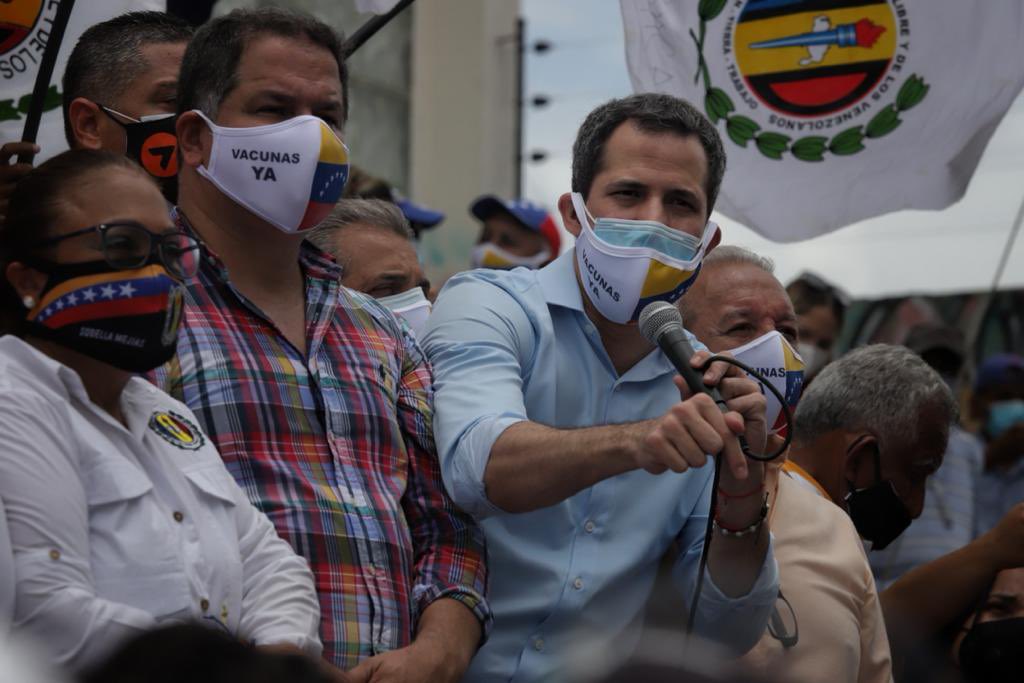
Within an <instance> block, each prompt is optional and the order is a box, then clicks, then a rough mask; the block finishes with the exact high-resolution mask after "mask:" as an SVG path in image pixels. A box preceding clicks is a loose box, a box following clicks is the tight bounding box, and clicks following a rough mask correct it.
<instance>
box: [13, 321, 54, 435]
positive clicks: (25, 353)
mask: <svg viewBox="0 0 1024 683" xmlns="http://www.w3.org/2000/svg"><path fill="white" fill-rule="evenodd" d="M19 346H20V347H24V348H19ZM37 355H41V354H39V352H37V351H34V350H30V349H28V346H27V345H26V344H25V342H23V341H21V340H20V339H17V338H14V337H9V336H7V337H3V338H2V339H0V422H4V423H8V424H10V423H11V422H12V421H13V422H17V423H21V425H22V426H23V427H25V428H29V426H30V424H31V425H38V424H39V423H47V424H48V425H50V427H51V431H52V429H56V428H57V427H58V426H59V424H58V423H59V422H60V421H61V420H62V419H63V416H64V414H65V413H66V411H67V397H66V396H64V395H62V393H61V392H60V391H58V386H59V380H58V379H57V377H56V374H55V370H54V369H53V368H51V367H49V364H47V363H46V360H45V359H43V358H36V357H34V356H37ZM50 373H54V374H52V375H51V374H50ZM31 428H32V429H35V426H32V427H31Z"/></svg>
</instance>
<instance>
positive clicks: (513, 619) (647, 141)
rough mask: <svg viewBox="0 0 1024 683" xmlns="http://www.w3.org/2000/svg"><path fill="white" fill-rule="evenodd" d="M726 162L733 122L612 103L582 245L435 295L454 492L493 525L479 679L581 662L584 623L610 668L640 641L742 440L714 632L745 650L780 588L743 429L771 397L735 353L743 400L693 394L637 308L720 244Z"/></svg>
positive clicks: (584, 177)
mask: <svg viewBox="0 0 1024 683" xmlns="http://www.w3.org/2000/svg"><path fill="white" fill-rule="evenodd" d="M724 167H725V156H724V151H723V149H722V144H721V141H720V139H719V137H718V133H717V131H716V130H715V128H714V126H712V125H711V124H710V123H709V122H708V121H707V120H706V119H705V118H704V117H703V115H701V114H700V113H699V112H698V111H697V110H696V109H695V108H694V107H692V106H691V105H689V104H688V103H686V102H684V101H682V100H678V99H676V98H673V97H670V96H667V95H653V94H644V95H634V96H631V97H628V98H624V99H621V100H613V101H611V102H609V103H607V104H605V105H602V106H601V107H599V108H598V109H596V110H595V111H594V112H592V113H591V114H590V116H588V117H587V120H586V121H585V122H584V124H583V126H582V127H581V129H580V133H579V135H578V137H577V140H576V144H575V147H574V153H573V189H574V191H575V192H574V193H573V194H572V195H570V194H568V193H567V194H565V195H563V196H562V197H561V199H560V200H559V210H560V212H561V214H562V218H563V220H564V221H565V223H566V225H567V227H568V228H569V230H570V231H571V232H573V233H574V234H575V235H576V237H577V241H576V246H575V247H574V249H572V250H570V251H569V252H567V253H566V254H563V255H562V256H561V257H559V258H558V259H556V260H555V261H554V262H553V263H551V264H550V265H548V266H546V267H545V268H543V269H541V270H539V271H530V270H526V269H522V268H519V269H516V270H512V271H492V270H477V271H473V272H470V273H464V274H461V275H458V276H456V277H454V278H452V279H451V280H450V281H449V283H448V284H447V286H446V287H445V289H444V290H443V291H442V293H441V295H440V297H439V298H438V301H437V304H436V306H435V308H434V312H433V314H432V316H431V319H430V320H429V321H428V325H427V331H426V334H425V336H424V338H423V346H424V348H425V349H426V351H427V353H428V354H429V356H430V359H431V362H432V363H433V366H434V370H435V391H436V399H435V400H436V403H435V405H436V412H435V422H434V429H435V437H436V439H437V443H438V451H439V454H440V456H441V463H442V472H443V475H444V479H445V484H446V485H447V487H448V489H449V492H450V493H451V495H452V497H453V498H454V499H455V501H456V502H457V503H458V504H459V505H461V506H462V507H463V508H465V509H466V510H468V511H469V512H471V513H472V514H473V515H475V516H476V517H477V518H478V519H479V520H481V523H482V525H483V527H484V530H485V532H486V534H487V540H488V550H489V555H488V556H489V563H490V569H491V576H490V589H491V595H490V598H491V603H492V608H493V609H494V614H495V625H494V630H493V632H492V634H491V636H490V639H489V641H488V642H487V643H486V644H485V645H484V646H483V648H482V649H481V650H480V652H479V653H478V654H477V656H476V658H475V659H474V661H473V664H472V665H471V668H470V670H469V672H468V673H467V676H466V679H465V680H467V681H474V682H475V681H499V680H500V681H510V680H511V681H540V680H557V681H564V680H570V679H571V678H572V674H571V671H570V669H571V667H572V660H573V658H574V657H577V656H579V654H580V653H581V652H582V651H584V650H585V648H584V647H583V645H584V643H590V644H591V645H594V644H596V645H597V646H598V647H599V648H600V649H601V651H602V655H603V656H604V658H605V659H606V661H608V662H609V665H610V666H614V664H615V663H617V662H618V661H620V660H622V659H625V658H627V657H628V656H629V655H630V653H631V652H632V649H633V647H634V645H635V642H636V638H637V633H636V631H637V628H636V627H637V622H638V620H639V617H640V616H641V611H642V606H643V604H644V602H645V600H646V598H647V597H648V593H649V592H650V590H651V586H652V583H653V579H654V575H655V571H656V568H657V565H658V562H659V560H660V559H661V557H662V556H663V555H664V554H665V553H666V551H667V550H668V549H669V547H670V546H672V545H673V544H674V543H677V544H678V546H679V548H680V559H679V561H678V563H677V566H676V575H677V579H678V581H677V583H678V584H679V587H680V589H681V590H683V591H684V596H685V597H686V598H687V600H689V599H690V596H691V595H692V590H693V587H694V585H695V583H696V579H697V570H698V561H699V557H700V552H701V545H702V541H703V534H704V530H705V527H706V524H707V515H708V508H709V504H710V499H711V495H712V493H713V492H712V491H711V482H712V468H711V467H710V466H709V467H702V465H704V464H705V462H706V461H707V458H706V456H705V453H718V452H721V453H722V454H723V472H722V476H721V481H720V482H719V488H718V492H717V493H718V501H719V509H718V514H717V516H716V522H715V528H716V530H715V533H714V535H713V542H712V544H711V546H710V548H711V549H710V553H709V563H708V567H709V571H708V577H707V579H706V580H705V583H704V587H703V593H702V595H701V598H700V601H699V612H698V616H697V623H696V631H697V633H698V634H700V635H702V636H706V637H710V638H713V639H715V640H717V641H719V642H721V643H723V644H724V645H726V646H727V647H728V648H729V649H731V650H732V651H733V652H735V653H739V652H743V651H745V650H747V649H748V648H749V647H751V646H752V645H753V644H754V643H755V642H757V640H758V638H759V637H760V635H761V633H762V632H763V630H764V627H765V625H766V623H767V620H768V616H769V613H770V611H771V608H772V605H773V604H774V601H775V597H776V594H777V591H778V577H777V569H776V566H775V560H774V558H773V556H772V552H771V540H770V531H769V529H768V521H767V520H766V514H767V506H766V505H765V494H764V485H763V477H764V470H763V465H761V464H760V463H755V462H753V461H748V460H747V459H746V458H745V457H744V455H743V453H742V452H741V451H740V449H739V445H738V442H737V439H736V438H735V437H736V435H737V434H745V435H746V437H747V439H748V442H749V443H750V444H751V447H752V448H753V449H754V450H755V451H758V452H759V451H761V450H762V448H763V446H764V443H765V431H766V430H765V424H764V408H765V402H764V398H763V397H762V395H761V392H760V390H759V389H758V387H757V386H756V385H755V384H754V383H753V382H751V381H750V380H748V379H746V378H745V376H744V375H743V374H742V373H741V372H740V371H739V370H736V369H734V368H730V369H728V370H727V368H728V366H725V365H723V364H716V365H715V366H712V367H711V368H710V369H709V370H708V371H707V372H706V373H705V376H704V378H705V382H707V383H709V384H717V385H718V387H719V389H720V391H721V393H722V395H723V396H724V397H725V399H726V401H727V403H728V406H729V408H730V412H729V413H727V414H723V413H721V412H720V410H719V409H718V407H717V406H716V405H715V404H714V402H713V401H711V400H710V399H709V398H708V397H707V396H705V395H703V394H701V395H697V396H693V397H688V398H685V400H682V399H681V395H683V396H684V397H685V396H688V392H684V391H683V389H682V387H683V386H684V385H683V383H682V381H681V380H680V379H679V378H678V377H677V376H676V371H675V370H674V368H673V367H672V365H671V363H670V362H669V361H668V360H667V359H666V358H665V357H664V356H663V355H662V354H661V352H660V351H658V350H656V349H654V348H653V347H652V346H651V344H649V343H648V342H647V341H646V340H644V338H643V337H642V335H641V334H640V332H639V330H638V329H637V325H636V317H637V314H638V313H639V311H640V310H641V309H642V307H643V306H644V305H646V304H648V303H650V302H651V301H657V300H663V301H670V302H674V301H676V300H677V299H678V298H679V297H680V296H682V293H683V292H684V291H685V290H686V288H687V287H688V286H689V285H690V284H692V282H693V280H694V278H695V277H696V276H697V273H698V272H699V265H700V261H701V259H702V258H703V255H704V254H705V253H707V252H708V251H710V249H712V248H713V247H714V246H715V245H716V244H717V241H718V229H717V227H716V226H714V224H711V223H708V216H709V215H710V214H711V208H712V206H713V205H714V200H715V197H716V195H717V192H718V188H719V186H720V183H721V178H722V174H723V172H724ZM591 216H597V217H598V219H597V220H594V219H593V218H591ZM706 355H707V354H706V352H705V353H701V354H698V356H697V359H696V360H695V361H694V365H699V361H700V360H703V359H704V358H706ZM679 619H680V622H684V621H685V620H686V615H685V614H680V615H679ZM680 645H682V643H680ZM692 652H693V657H695V658H696V657H698V656H700V655H701V654H702V653H703V652H704V650H702V649H698V648H692Z"/></svg>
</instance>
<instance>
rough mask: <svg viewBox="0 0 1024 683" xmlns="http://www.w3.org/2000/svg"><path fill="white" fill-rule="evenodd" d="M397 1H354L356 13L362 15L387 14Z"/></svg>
mask: <svg viewBox="0 0 1024 683" xmlns="http://www.w3.org/2000/svg"><path fill="white" fill-rule="evenodd" d="M397 4H398V0H356V11H357V12H362V13H363V14H387V13H388V12H390V11H391V10H392V9H394V7H395V5H397Z"/></svg>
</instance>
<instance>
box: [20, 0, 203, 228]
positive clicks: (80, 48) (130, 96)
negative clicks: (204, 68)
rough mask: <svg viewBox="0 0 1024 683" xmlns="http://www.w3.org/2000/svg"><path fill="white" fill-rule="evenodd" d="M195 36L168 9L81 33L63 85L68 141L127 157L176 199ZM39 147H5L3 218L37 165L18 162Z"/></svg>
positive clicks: (116, 19)
mask: <svg viewBox="0 0 1024 683" xmlns="http://www.w3.org/2000/svg"><path fill="white" fill-rule="evenodd" d="M191 36H192V28H191V27H190V26H189V25H188V24H186V23H185V22H183V21H182V20H181V19H178V18H177V17H174V16H172V15H170V14H165V13H164V12H129V13H127V14H122V15H120V16H117V17H114V18H113V19H108V20H107V21H103V22H100V23H98V24H96V25H94V26H91V27H89V28H88V29H86V30H85V32H84V33H82V35H81V36H80V37H79V39H78V42H77V43H76V44H75V48H74V49H73V50H72V51H71V55H70V56H69V57H68V63H67V66H66V67H65V69H64V82H63V86H62V87H63V103H62V104H63V112H64V135H65V137H66V138H67V141H68V146H70V147H71V148H72V149H74V148H78V147H85V148H89V149H106V150H109V151H111V152H116V153H118V154H126V155H127V156H129V157H130V158H132V159H134V160H135V161H137V162H139V163H140V164H141V165H142V167H143V168H145V169H146V170H147V171H149V173H150V175H152V176H154V177H155V178H156V179H157V181H158V182H159V183H160V184H161V187H162V188H163V189H164V194H165V196H167V197H168V199H170V200H172V201H173V197H174V193H175V191H176V186H175V183H174V176H175V174H176V173H177V170H178V164H177V158H176V157H175V155H174V146H175V145H174V139H173V137H174V117H173V114H174V111H175V105H176V101H175V100H176V98H177V94H178V69H179V68H180V66H181V56H182V54H183V53H184V52H185V46H186V45H187V44H188V41H189V38H190V37H191ZM39 151H40V148H39V146H38V145H35V144H32V143H29V142H8V143H7V144H5V145H4V146H3V147H2V148H0V221H2V220H3V217H4V215H5V214H6V213H7V202H8V199H9V197H10V195H11V192H13V191H14V185H15V184H16V183H17V181H18V180H19V179H20V178H21V177H22V176H23V175H25V174H26V173H28V171H30V170H31V169H32V166H31V165H30V164H22V163H15V164H12V163H10V162H11V160H12V159H13V158H14V157H15V156H16V155H20V154H23V153H34V154H37V153H39ZM51 152H52V150H51Z"/></svg>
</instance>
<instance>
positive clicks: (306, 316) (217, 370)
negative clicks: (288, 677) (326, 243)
mask: <svg viewBox="0 0 1024 683" xmlns="http://www.w3.org/2000/svg"><path fill="white" fill-rule="evenodd" d="M347 105H348V102H347V93H346V73H345V66H344V62H343V60H342V57H341V54H340V44H339V39H338V36H337V35H336V34H335V33H334V32H333V31H332V30H331V29H330V28H329V27H327V26H325V25H324V24H322V23H320V22H318V21H316V20H313V19H311V18H308V17H305V16H303V15H298V14H294V13H290V12H285V11H282V10H272V9H264V10H253V11H245V12H242V11H236V12H233V13H231V14H229V15H227V16H225V17H222V18H219V19H216V20H214V21H212V22H210V23H208V24H206V25H205V26H204V27H203V28H201V29H200V30H199V31H198V32H197V34H196V36H195V39H194V41H193V42H192V43H191V44H190V46H189V48H188V51H187V52H186V55H185V58H184V61H183V64H182V73H181V95H180V98H179V112H180V118H179V122H178V135H179V143H180V147H179V154H180V155H181V156H180V158H181V173H180V204H179V207H178V208H177V209H176V211H175V220H176V222H177V224H178V225H179V226H180V227H181V228H182V229H184V230H188V231H190V232H192V233H193V234H195V235H196V237H197V238H198V239H199V240H200V241H201V243H202V246H203V249H202V263H201V264H200V268H199V275H198V277H197V278H196V279H195V280H193V281H192V282H191V283H190V285H189V287H188V291H187V293H186V295H185V296H186V305H185V319H184V321H183V324H182V327H181V332H180V336H179V341H178V355H177V357H176V358H175V360H174V361H172V362H171V363H170V364H169V365H168V366H166V367H165V368H164V369H163V370H162V371H161V372H160V373H159V377H158V378H157V379H158V382H159V384H160V385H161V386H163V387H164V388H165V389H166V390H168V391H169V392H170V393H171V394H172V395H174V396H176V397H177V398H179V399H181V400H183V401H184V402H185V403H187V404H188V405H189V406H190V407H191V408H192V409H193V411H194V412H195V414H196V416H197V417H198V418H199V419H200V420H201V421H202V422H203V427H204V429H205V431H207V433H209V434H210V436H211V438H212V439H213V440H214V441H215V442H216V444H217V447H218V449H219V450H220V453H221V455H222V457H223V458H224V460H225V462H226V463H227V466H228V468H229V470H230V471H231V472H232V474H233V475H234V477H235V478H236V480H237V481H238V483H239V484H240V485H241V486H242V487H243V488H244V489H245V491H246V492H247V493H248V495H249V497H250V499H251V500H252V501H253V502H254V503H255V504H256V505H257V506H258V507H259V508H260V509H261V510H263V511H264V512H265V513H266V514H267V515H268V516H269V517H270V519H271V521H272V522H273V523H274V525H275V527H276V528H277V531H278V533H279V534H280V535H281V536H282V537H283V538H285V539H286V540H287V541H289V542H290V543H291V544H292V546H293V547H294V548H295V550H296V551H298V552H299V553H300V554H301V555H303V556H304V557H305V558H306V559H307V560H308V561H309V563H310V566H311V568H312V570H313V573H314V575H315V579H316V585H317V590H318V593H319V597H320V606H321V612H322V621H321V638H322V640H323V643H324V656H325V657H326V658H327V659H329V660H330V661H331V662H333V663H334V664H336V665H338V666H340V667H342V668H345V669H349V668H352V667H355V668H354V669H353V670H352V671H351V672H350V675H351V677H352V679H353V680H356V681H367V680H370V679H371V678H372V680H374V681H387V680H396V681H398V680H401V681H428V680H429V681H456V680H458V678H459V677H460V676H461V675H462V672H463V670H464V669H465V668H466V667H467V666H468V664H469V660H470V658H471V657H472V655H473V653H474V652H475V651H476V647H477V645H478V644H479V643H480V641H481V638H482V637H483V635H485V634H486V631H487V628H488V626H489V623H490V611H489V608H488V606H487V604H486V602H485V599H484V596H483V593H484V587H485V582H486V578H485V570H484V549H483V537H482V534H481V532H480V530H479V529H478V528H477V527H476V526H475V525H474V523H473V522H472V521H471V520H470V518H468V517H467V516H465V515H463V514H462V513H461V512H459V511H458V510H456V509H455V507H454V506H453V504H452V502H451V501H450V500H449V498H448V497H447V495H446V494H445V493H444V488H443V485H442V482H441V475H440V470H439V467H438V462H437V455H436V450H435V447H434V441H433V436H432V426H431V423H432V417H433V415H432V413H433V393H432V387H431V382H432V380H431V374H430V369H429V367H428V365H427V363H426V361H425V359H424V358H423V356H422V354H421V352H420V350H419V348H418V346H417V345H416V344H415V342H414V341H413V340H412V338H411V336H410V335H409V334H408V332H407V329H406V328H405V327H403V326H402V325H401V324H400V323H399V322H398V321H397V320H396V319H395V318H394V317H393V316H392V315H391V314H390V313H389V312H388V311H387V310H386V309H384V308H383V307H381V306H379V305H377V304H376V303H374V302H373V300H372V299H370V298H368V297H365V296H362V295H360V294H357V293H355V292H352V291H350V290H348V289H345V288H344V287H342V286H341V284H340V281H339V280H340V269H339V268H338V266H337V264H336V263H335V262H334V261H333V260H332V259H331V258H330V257H328V256H327V255H326V254H324V253H323V252H321V251H319V250H318V249H316V248H315V247H313V246H312V245H311V244H309V243H308V242H305V241H304V240H303V235H304V232H303V230H304V229H305V228H306V227H307V225H306V224H307V223H309V222H310V221H309V220H308V217H309V216H310V215H312V214H311V212H314V213H315V212H316V211H319V210H321V208H322V207H323V206H328V207H329V206H333V203H334V202H336V201H337V198H338V196H340V192H341V187H340V184H339V183H343V182H344V175H345V174H346V173H347V166H346V165H344V164H343V163H341V162H345V161H347V159H346V158H345V154H346V151H344V148H343V146H342V145H341V143H340V140H339V139H338V136H339V135H340V131H341V127H342V125H343V123H344V121H345V118H346V113H347ZM196 110H198V112H197V111H196ZM317 149H319V153H318V152H317ZM275 154H277V157H275V156H274V155H275ZM309 155H311V157H310V156H309ZM240 157H245V158H244V159H240ZM264 157H265V158H266V159H269V161H252V159H253V158H256V159H261V158H264ZM278 157H279V158H280V160H283V161H280V163H278V162H277V161H274V160H275V159H277V158H278ZM325 160H326V161H325ZM285 161H287V163H284V162H285ZM260 165H262V166H264V167H265V168H264V169H263V170H261V171H259V172H257V170H256V168H258V167H259V166H260ZM250 167H256V168H252V169H251V170H250ZM322 167H328V169H329V171H330V172H329V173H327V174H326V175H325V174H323V173H321V171H322ZM266 168H270V169H272V170H273V173H271V172H268V171H267V170H266ZM314 169H315V172H314ZM268 197H271V198H273V201H272V202H269V203H268V202H267V198H268ZM306 197H309V202H308V207H307V206H306V199H305V198H306ZM296 198H297V199H298V203H296ZM317 222H318V221H317ZM308 227H312V226H308Z"/></svg>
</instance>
